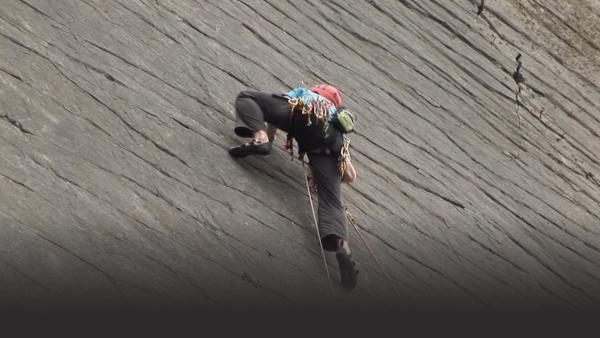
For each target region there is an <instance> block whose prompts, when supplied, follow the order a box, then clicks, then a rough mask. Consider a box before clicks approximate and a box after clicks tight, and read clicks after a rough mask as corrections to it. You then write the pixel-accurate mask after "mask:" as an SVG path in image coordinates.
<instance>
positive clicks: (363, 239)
mask: <svg viewBox="0 0 600 338" xmlns="http://www.w3.org/2000/svg"><path fill="white" fill-rule="evenodd" d="M346 216H348V215H346ZM347 218H348V222H350V224H352V226H353V227H354V230H356V233H357V234H358V236H359V237H360V240H361V241H362V242H363V244H364V245H365V247H366V248H367V250H369V252H370V253H371V257H373V260H374V261H375V263H376V264H377V266H378V267H379V269H380V270H381V272H382V273H383V275H384V276H385V277H386V278H387V279H388V280H389V281H390V282H391V283H392V288H393V289H394V292H395V293H396V294H397V295H398V290H396V285H395V284H394V280H393V279H392V277H391V276H390V275H388V274H387V272H386V271H385V269H384V268H383V266H382V265H381V263H379V260H378V259H377V257H376V256H375V253H374V252H373V250H371V247H370V246H369V244H367V241H366V240H365V238H364V237H363V235H362V233H361V232H360V231H359V230H358V226H357V225H356V223H355V222H354V220H352V219H351V217H347Z"/></svg>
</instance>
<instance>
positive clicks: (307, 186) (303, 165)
mask: <svg viewBox="0 0 600 338" xmlns="http://www.w3.org/2000/svg"><path fill="white" fill-rule="evenodd" d="M302 167H303V169H304V180H305V182H306V192H307V193H308V200H309V201H310V208H311V210H312V215H313V220H314V222H315V229H316V230H317V238H318V239H319V246H320V247H321V256H322V257H323V265H324V266H325V273H327V281H328V282H329V289H330V290H331V295H332V296H333V295H334V293H333V284H332V282H331V276H330V275H329V268H328V267H327V261H326V260H325V250H323V242H321V234H320V233H319V225H318V223H317V214H316V213H315V206H314V204H313V200H312V195H311V193H310V185H309V184H308V174H306V170H307V169H306V162H304V161H302Z"/></svg>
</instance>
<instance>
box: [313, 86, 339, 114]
mask: <svg viewBox="0 0 600 338" xmlns="http://www.w3.org/2000/svg"><path fill="white" fill-rule="evenodd" d="M308 89H309V90H311V91H313V92H315V93H317V94H319V95H321V96H323V97H324V98H326V99H327V100H329V102H331V103H333V105H334V106H335V107H336V108H337V107H339V106H340V105H341V104H342V93H341V92H340V90H339V89H337V88H335V87H334V86H332V85H328V84H317V85H312V86H310V88H308Z"/></svg>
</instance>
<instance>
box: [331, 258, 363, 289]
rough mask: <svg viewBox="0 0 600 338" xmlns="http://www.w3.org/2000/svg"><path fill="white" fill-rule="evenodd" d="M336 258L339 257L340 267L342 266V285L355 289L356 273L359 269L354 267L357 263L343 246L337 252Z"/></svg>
mask: <svg viewBox="0 0 600 338" xmlns="http://www.w3.org/2000/svg"><path fill="white" fill-rule="evenodd" d="M335 258H337V261H338V267H339V268H340V277H341V279H342V286H343V287H345V288H346V289H349V290H352V289H354V288H355V287H356V275H357V274H358V271H357V270H356V269H355V268H354V266H355V265H356V263H355V262H354V260H353V259H352V257H351V256H350V255H348V254H347V253H346V251H345V250H344V249H343V248H340V249H339V250H338V251H337V252H336V253H335Z"/></svg>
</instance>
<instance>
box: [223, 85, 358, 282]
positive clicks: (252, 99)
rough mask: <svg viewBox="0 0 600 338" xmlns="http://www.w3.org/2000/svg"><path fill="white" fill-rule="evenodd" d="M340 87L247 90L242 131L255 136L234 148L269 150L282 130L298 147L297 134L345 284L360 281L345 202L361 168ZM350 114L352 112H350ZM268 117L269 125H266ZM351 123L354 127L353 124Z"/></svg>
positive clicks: (239, 114)
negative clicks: (353, 156)
mask: <svg viewBox="0 0 600 338" xmlns="http://www.w3.org/2000/svg"><path fill="white" fill-rule="evenodd" d="M341 100H342V96H341V93H340V91H339V90H338V89H337V88H335V87H333V86H331V85H327V84H321V85H313V86H311V87H309V88H303V87H301V88H295V89H294V90H292V91H290V92H287V93H282V94H278V93H277V94H271V93H264V92H258V91H242V92H241V93H240V94H239V95H238V96H237V99H236V101H235V110H236V127H235V128H234V132H235V134H236V135H238V136H240V137H245V138H252V140H251V141H250V142H247V143H244V144H242V145H239V146H237V147H233V148H231V149H229V153H230V154H231V156H233V157H236V158H237V157H245V156H248V155H267V154H269V153H270V152H271V150H272V143H273V140H274V138H275V133H276V131H277V129H281V130H282V131H284V132H286V133H288V138H287V141H286V147H287V148H288V149H289V150H290V152H292V151H293V139H295V140H296V143H297V144H298V148H299V149H298V153H299V154H300V156H301V157H302V158H303V156H304V154H306V155H307V156H308V159H309V166H310V169H311V172H312V176H313V179H314V183H315V185H316V190H317V193H318V197H319V198H318V201H319V202H318V212H317V213H318V228H319V234H320V238H321V243H322V246H323V249H324V250H326V251H330V252H335V253H336V259H337V261H338V266H339V271H340V276H341V283H342V285H343V286H344V287H345V288H348V289H352V288H354V287H355V286H356V274H357V271H356V269H355V263H354V260H353V259H352V256H351V255H350V247H349V245H348V221H347V219H346V213H345V210H344V208H343V207H342V202H341V189H340V188H341V182H345V183H348V184H351V183H352V182H353V181H354V180H355V178H356V171H355V169H354V166H353V165H352V163H351V161H350V156H349V152H348V146H349V139H348V138H347V136H346V134H345V132H347V131H348V130H347V129H348V126H347V124H344V123H342V122H348V121H349V123H350V126H352V123H353V121H354V119H355V117H354V114H352V113H349V115H347V116H351V119H342V118H341V115H340V118H339V119H338V118H337V115H338V113H340V112H341V111H343V112H344V113H347V112H349V111H348V110H347V109H346V108H343V107H341ZM344 116H346V115H344ZM265 122H266V123H267V125H265ZM350 128H351V127H350Z"/></svg>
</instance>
